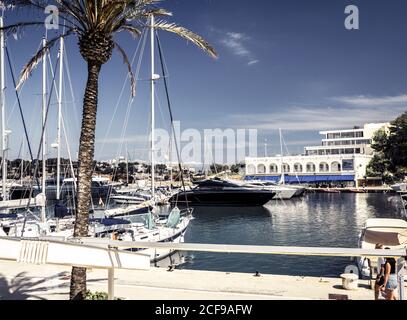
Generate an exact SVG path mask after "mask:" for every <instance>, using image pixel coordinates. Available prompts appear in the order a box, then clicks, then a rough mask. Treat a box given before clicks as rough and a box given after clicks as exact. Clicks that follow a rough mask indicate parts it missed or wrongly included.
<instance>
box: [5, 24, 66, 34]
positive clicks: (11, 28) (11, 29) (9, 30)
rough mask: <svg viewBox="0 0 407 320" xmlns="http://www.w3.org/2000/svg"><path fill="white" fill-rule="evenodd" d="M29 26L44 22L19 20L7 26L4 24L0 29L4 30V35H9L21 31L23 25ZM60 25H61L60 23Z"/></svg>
mask: <svg viewBox="0 0 407 320" xmlns="http://www.w3.org/2000/svg"><path fill="white" fill-rule="evenodd" d="M29 26H44V22H43V21H41V22H39V21H33V22H19V23H16V24H11V25H8V26H5V27H3V28H0V31H4V33H5V34H6V35H10V34H15V33H18V32H21V31H22V29H24V28H25V27H29ZM60 26H62V25H61V24H60Z"/></svg>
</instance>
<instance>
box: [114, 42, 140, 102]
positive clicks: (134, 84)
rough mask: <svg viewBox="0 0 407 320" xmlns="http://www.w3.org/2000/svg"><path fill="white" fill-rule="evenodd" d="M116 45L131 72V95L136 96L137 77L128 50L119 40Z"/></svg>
mask: <svg viewBox="0 0 407 320" xmlns="http://www.w3.org/2000/svg"><path fill="white" fill-rule="evenodd" d="M114 45H115V48H116V49H117V50H118V51H119V52H120V54H121V55H122V57H123V61H124V63H125V64H126V66H127V70H128V72H129V76H130V87H131V96H132V97H135V96H136V79H135V77H134V74H133V71H132V69H131V64H130V61H129V58H128V57H127V54H126V52H125V51H124V50H123V49H122V47H120V46H119V44H118V43H117V42H115V43H114Z"/></svg>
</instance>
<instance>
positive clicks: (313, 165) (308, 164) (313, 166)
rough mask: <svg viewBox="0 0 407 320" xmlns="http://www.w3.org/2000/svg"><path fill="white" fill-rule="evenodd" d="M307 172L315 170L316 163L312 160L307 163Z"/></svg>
mask: <svg viewBox="0 0 407 320" xmlns="http://www.w3.org/2000/svg"><path fill="white" fill-rule="evenodd" d="M307 172H315V164H313V163H311V162H309V163H307Z"/></svg>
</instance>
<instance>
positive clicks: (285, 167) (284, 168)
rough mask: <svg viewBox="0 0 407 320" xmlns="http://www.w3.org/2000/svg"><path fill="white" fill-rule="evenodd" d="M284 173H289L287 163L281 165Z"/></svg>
mask: <svg viewBox="0 0 407 320" xmlns="http://www.w3.org/2000/svg"><path fill="white" fill-rule="evenodd" d="M282 171H283V172H284V173H288V172H290V166H289V165H288V164H287V163H283V170H282Z"/></svg>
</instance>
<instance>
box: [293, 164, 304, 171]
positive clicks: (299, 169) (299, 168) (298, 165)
mask: <svg viewBox="0 0 407 320" xmlns="http://www.w3.org/2000/svg"><path fill="white" fill-rule="evenodd" d="M294 172H298V173H300V172H302V164H301V163H296V164H294Z"/></svg>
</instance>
